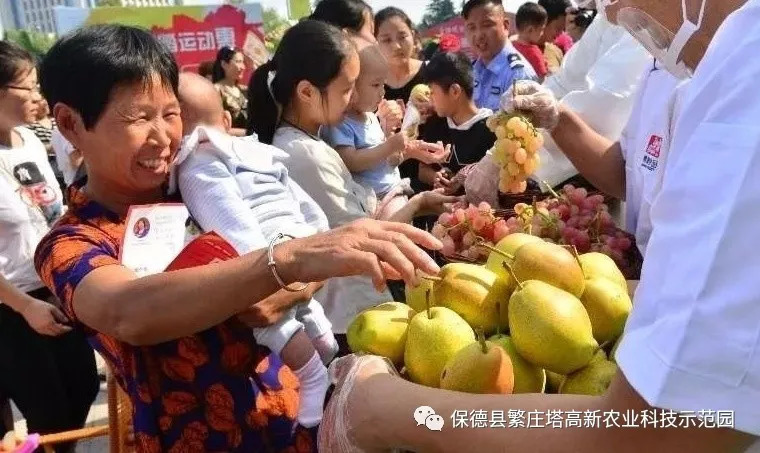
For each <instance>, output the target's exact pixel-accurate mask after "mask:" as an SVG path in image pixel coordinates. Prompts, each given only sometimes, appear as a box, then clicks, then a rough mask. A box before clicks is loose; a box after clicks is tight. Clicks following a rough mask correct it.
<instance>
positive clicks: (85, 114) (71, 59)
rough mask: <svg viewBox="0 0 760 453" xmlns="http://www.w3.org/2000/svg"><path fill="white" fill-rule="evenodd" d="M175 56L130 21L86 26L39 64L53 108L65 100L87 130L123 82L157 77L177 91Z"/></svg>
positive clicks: (41, 82) (45, 89) (62, 39)
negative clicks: (127, 22)
mask: <svg viewBox="0 0 760 453" xmlns="http://www.w3.org/2000/svg"><path fill="white" fill-rule="evenodd" d="M178 72H179V71H178V69H177V63H176V62H175V61H174V56H173V55H172V54H171V52H169V50H168V49H167V48H166V47H165V46H163V45H162V44H161V43H160V42H158V40H156V38H155V37H154V36H153V35H151V34H150V33H149V32H148V31H146V30H143V29H141V28H136V27H129V26H125V25H111V24H109V25H94V26H90V27H84V28H81V29H79V30H77V31H74V32H72V33H71V34H68V35H66V36H64V37H63V38H61V39H60V40H59V41H58V42H57V43H55V45H54V46H53V47H52V48H51V49H50V51H49V52H48V53H47V55H46V56H45V58H44V59H43V61H42V65H41V67H40V84H41V86H42V92H43V93H44V96H45V98H47V100H48V102H49V104H50V107H51V108H53V106H55V105H56V104H57V103H59V102H60V103H63V104H66V105H68V106H69V107H71V108H72V109H74V110H76V111H77V112H79V114H80V115H81V116H82V119H83V121H84V125H85V127H86V128H88V129H90V128H92V127H93V126H95V124H96V123H97V122H98V119H99V118H100V116H101V115H102V114H103V111H104V110H105V109H106V105H108V101H109V99H110V97H111V93H112V92H113V90H114V88H117V87H119V86H123V85H127V84H132V83H139V82H142V83H144V84H146V85H147V84H149V83H151V81H152V80H153V78H154V77H158V79H159V80H160V81H161V83H162V84H163V85H164V86H165V87H166V88H167V89H171V90H172V91H173V92H174V93H175V95H176V94H177V85H178V77H179V74H178Z"/></svg>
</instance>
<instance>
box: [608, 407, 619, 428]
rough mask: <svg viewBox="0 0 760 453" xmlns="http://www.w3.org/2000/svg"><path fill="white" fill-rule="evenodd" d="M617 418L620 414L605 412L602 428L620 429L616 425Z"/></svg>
mask: <svg viewBox="0 0 760 453" xmlns="http://www.w3.org/2000/svg"><path fill="white" fill-rule="evenodd" d="M618 418H620V412H618V411H606V412H605V413H604V427H605V428H613V427H614V428H620V424H618Z"/></svg>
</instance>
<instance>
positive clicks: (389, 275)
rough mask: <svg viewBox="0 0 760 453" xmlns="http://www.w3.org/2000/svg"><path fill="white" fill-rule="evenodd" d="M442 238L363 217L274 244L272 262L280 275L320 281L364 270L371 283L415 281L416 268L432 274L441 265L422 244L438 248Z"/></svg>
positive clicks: (293, 279)
mask: <svg viewBox="0 0 760 453" xmlns="http://www.w3.org/2000/svg"><path fill="white" fill-rule="evenodd" d="M442 246H443V244H441V242H440V241H439V240H438V239H436V238H435V237H433V236H432V235H430V234H429V233H427V232H425V231H422V230H419V229H417V228H414V227H413V226H411V225H407V224H403V223H396V222H383V221H378V220H369V219H362V220H357V221H355V222H352V223H350V224H348V225H346V226H343V227H340V228H336V229H333V230H330V231H328V232H325V233H322V234H317V235H314V236H310V237H307V238H303V239H294V240H292V241H287V242H284V243H282V244H280V245H278V246H276V247H275V253H274V257H275V262H276V265H277V271H278V273H279V274H280V276H281V277H282V279H283V280H284V281H285V282H286V283H288V284H290V283H293V282H311V281H322V280H326V279H328V278H332V277H346V276H351V275H366V276H369V277H371V278H372V281H373V282H374V283H375V286H376V287H377V288H378V289H380V288H384V287H385V282H386V280H389V279H391V280H396V279H402V280H404V281H406V282H407V283H410V284H413V285H415V286H416V285H417V284H418V282H419V277H418V275H417V273H416V270H417V269H419V270H421V271H422V272H424V273H426V274H430V275H435V274H437V273H438V271H439V270H440V269H439V267H438V265H437V264H436V263H435V261H433V259H432V258H430V256H429V255H428V254H427V253H426V252H425V251H424V250H423V249H422V248H421V247H424V248H426V249H430V250H438V249H440V248H441V247H442Z"/></svg>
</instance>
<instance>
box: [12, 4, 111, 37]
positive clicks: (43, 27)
mask: <svg viewBox="0 0 760 453" xmlns="http://www.w3.org/2000/svg"><path fill="white" fill-rule="evenodd" d="M96 5H97V0H0V29H5V30H11V29H25V30H30V31H38V32H42V33H55V31H56V24H55V13H54V12H53V11H54V9H55V8H56V7H61V6H68V7H75V8H93V7H95V6H96Z"/></svg>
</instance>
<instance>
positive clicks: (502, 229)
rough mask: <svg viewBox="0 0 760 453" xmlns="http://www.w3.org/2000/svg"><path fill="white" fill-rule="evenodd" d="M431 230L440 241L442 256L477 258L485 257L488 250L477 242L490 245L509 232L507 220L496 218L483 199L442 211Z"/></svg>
mask: <svg viewBox="0 0 760 453" xmlns="http://www.w3.org/2000/svg"><path fill="white" fill-rule="evenodd" d="M431 233H432V234H433V236H435V237H437V238H438V239H440V240H441V241H442V242H443V249H442V250H441V253H442V254H443V255H444V256H448V257H453V256H456V255H461V256H462V257H464V258H468V259H471V260H481V259H485V258H486V257H487V256H488V250H487V249H485V248H483V247H479V246H478V245H477V244H478V243H480V242H483V243H486V244H489V245H494V244H495V243H497V242H499V241H500V240H501V239H503V238H504V237H506V236H507V235H508V234H509V229H508V228H507V221H506V220H504V219H501V218H498V217H496V216H495V215H494V210H493V209H492V208H491V205H489V204H488V203H485V202H483V203H480V205H478V206H475V205H473V204H471V205H469V206H467V207H458V208H456V209H454V210H453V211H452V212H444V213H443V214H441V216H440V217H439V218H438V221H437V222H436V224H435V225H434V226H433V230H432V231H431Z"/></svg>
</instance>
